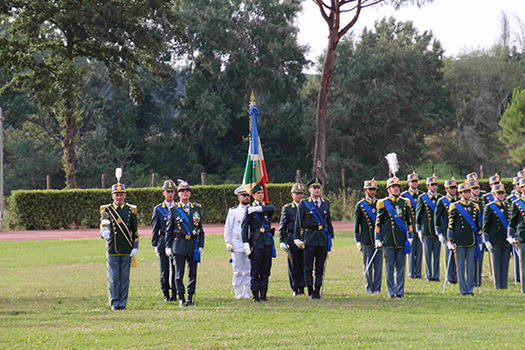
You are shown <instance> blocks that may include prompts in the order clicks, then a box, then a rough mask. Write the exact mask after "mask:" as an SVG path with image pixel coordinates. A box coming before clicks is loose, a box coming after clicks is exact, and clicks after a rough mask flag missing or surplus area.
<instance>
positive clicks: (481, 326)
mask: <svg viewBox="0 0 525 350" xmlns="http://www.w3.org/2000/svg"><path fill="white" fill-rule="evenodd" d="M223 242H224V241H223V238H222V236H208V237H207V238H206V249H205V250H204V252H203V262H202V263H201V264H200V266H199V271H198V281H197V306H196V307H192V308H182V309H181V308H179V307H178V306H177V304H175V303H164V301H163V300H162V295H161V292H160V288H159V282H158V263H157V257H156V256H155V254H154V252H153V250H152V249H151V248H150V241H149V239H148V238H147V237H142V238H141V250H140V251H139V255H138V267H137V268H136V269H132V276H131V286H130V295H129V302H128V309H127V310H125V311H110V310H109V307H108V306H107V286H106V265H105V245H104V242H103V241H102V240H100V239H85V240H62V241H30V242H0V348H1V349H7V348H24V349H26V348H36V349H85V348H111V349H168V348H172V349H179V348H181V349H189V348H213V349H215V348H291V349H298V348H312V349H318V348H326V349H334V348H335V349H339V348H364V349H368V348H374V349H385V348H408V347H411V348H414V349H420V348H437V347H439V348H445V349H450V348H457V349H465V348H467V347H474V348H498V349H499V348H511V349H516V348H523V345H522V344H523V340H522V339H523V335H522V332H523V329H524V317H523V314H522V313H521V312H522V311H523V302H524V300H525V296H524V295H522V294H521V292H520V289H519V285H518V286H514V283H513V277H512V269H511V276H510V277H509V282H510V285H509V289H508V290H506V291H496V290H494V288H493V285H492V282H491V281H490V279H489V278H484V279H483V287H482V288H480V293H479V296H474V297H462V296H460V295H459V292H458V286H457V285H456V286H447V290H446V292H445V295H442V294H441V289H442V286H443V285H442V283H439V284H438V283H435V282H434V283H428V282H426V281H422V280H407V281H406V284H405V298H404V299H394V300H390V299H388V298H387V293H386V283H385V281H384V278H383V286H382V293H381V294H380V295H373V296H369V295H367V294H366V293H365V292H364V287H363V286H361V287H360V290H359V291H358V292H356V291H355V288H356V286H357V283H358V281H359V279H360V277H361V274H362V263H361V260H360V253H359V252H358V251H357V249H356V248H355V243H354V242H353V237H352V235H351V234H350V232H348V231H345V232H343V231H339V232H336V240H335V241H334V249H333V251H332V253H331V255H330V258H329V261H328V267H327V275H326V280H325V294H324V299H323V300H320V301H319V300H314V301H311V300H308V298H306V297H295V298H294V297H292V296H291V291H290V289H289V285H288V275H287V271H286V260H285V258H286V257H285V254H284V253H283V252H281V251H278V254H277V255H278V256H277V258H276V259H274V260H273V268H272V276H271V277H270V289H269V299H270V301H269V302H267V303H257V304H254V303H252V302H251V301H249V300H234V299H233V292H232V290H231V266H230V264H229V263H228V259H229V254H228V253H227V252H226V250H225V248H224V243H223ZM511 263H512V260H511ZM441 269H442V270H441V275H442V278H443V274H444V267H443V266H442V268H441ZM383 272H384V271H383ZM484 273H485V275H488V274H489V270H488V259H487V258H485V267H484Z"/></svg>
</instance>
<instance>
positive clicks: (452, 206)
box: [448, 202, 457, 211]
mask: <svg viewBox="0 0 525 350" xmlns="http://www.w3.org/2000/svg"><path fill="white" fill-rule="evenodd" d="M456 203H457V202H454V203H450V208H448V211H452V210H454V209H455V208H456Z"/></svg>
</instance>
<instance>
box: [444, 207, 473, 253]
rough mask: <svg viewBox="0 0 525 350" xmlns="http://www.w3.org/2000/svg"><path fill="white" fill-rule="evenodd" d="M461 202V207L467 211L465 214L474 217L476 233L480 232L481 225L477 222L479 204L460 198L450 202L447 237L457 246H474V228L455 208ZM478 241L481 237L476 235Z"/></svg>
mask: <svg viewBox="0 0 525 350" xmlns="http://www.w3.org/2000/svg"><path fill="white" fill-rule="evenodd" d="M458 203H461V205H462V206H463V208H465V210H466V211H467V215H470V216H471V217H472V218H473V219H474V223H475V224H476V228H477V229H478V235H479V234H480V233H481V225H480V222H479V214H480V211H479V205H477V204H476V203H473V202H472V201H470V200H469V201H464V200H460V201H459V202H455V203H452V204H451V205H450V209H449V211H448V232H447V238H449V239H452V240H453V241H454V242H455V243H456V244H457V246H458V247H475V246H476V234H475V231H474V229H473V228H472V227H471V226H470V225H469V223H468V222H467V220H466V219H465V218H464V217H463V216H462V215H461V214H460V213H459V211H458V210H457V209H456V205H457V204H458ZM478 238H479V240H478V243H480V242H481V237H478Z"/></svg>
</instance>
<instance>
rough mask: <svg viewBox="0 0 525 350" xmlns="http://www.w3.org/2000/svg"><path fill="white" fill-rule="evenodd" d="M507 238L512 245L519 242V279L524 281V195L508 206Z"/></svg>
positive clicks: (523, 287) (524, 185) (524, 289)
mask: <svg viewBox="0 0 525 350" xmlns="http://www.w3.org/2000/svg"><path fill="white" fill-rule="evenodd" d="M520 187H521V190H522V192H523V191H524V190H525V178H523V179H521V180H520ZM507 240H508V241H509V243H510V244H512V245H517V244H519V254H520V261H521V279H522V280H524V281H525V279H524V278H525V276H524V271H525V266H524V265H525V264H524V260H523V259H524V258H525V257H524V255H525V195H523V194H522V195H521V197H520V199H516V200H515V201H514V202H512V205H511V206H510V220H509V228H508V231H507ZM521 291H522V293H525V283H522V284H521Z"/></svg>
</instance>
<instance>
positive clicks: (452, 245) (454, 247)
mask: <svg viewBox="0 0 525 350" xmlns="http://www.w3.org/2000/svg"><path fill="white" fill-rule="evenodd" d="M447 248H448V250H452V251H453V252H455V251H456V245H455V244H454V243H452V241H448V242H447Z"/></svg>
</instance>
